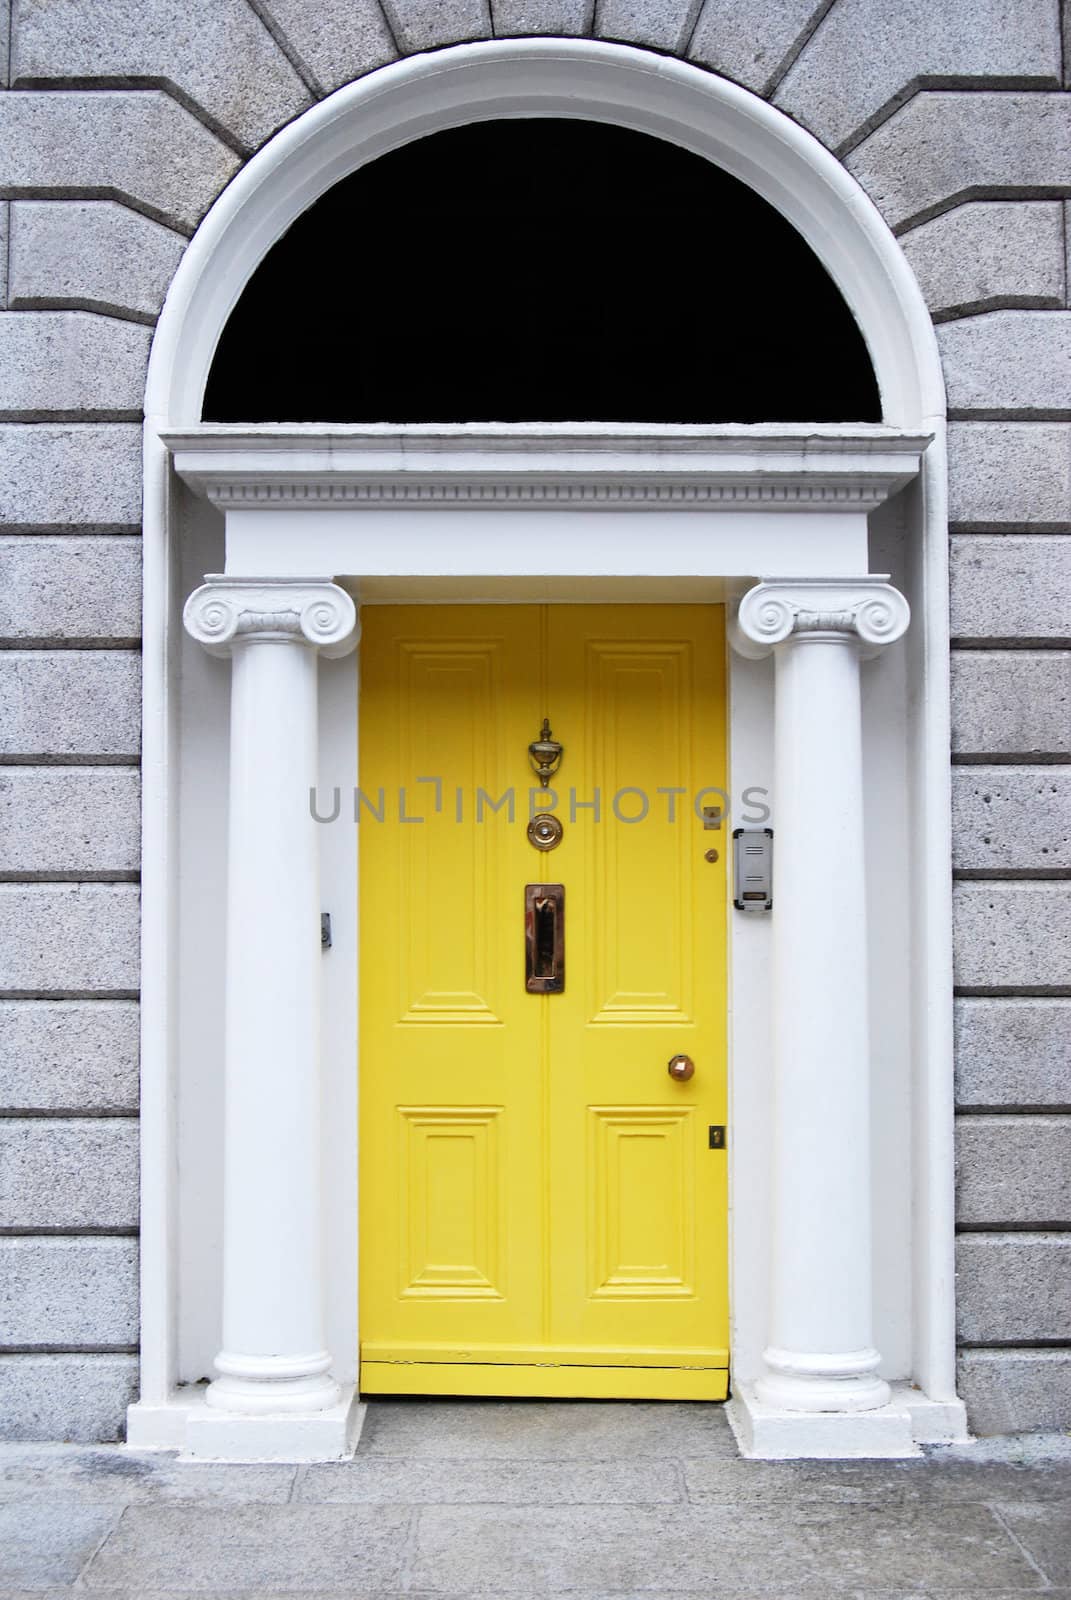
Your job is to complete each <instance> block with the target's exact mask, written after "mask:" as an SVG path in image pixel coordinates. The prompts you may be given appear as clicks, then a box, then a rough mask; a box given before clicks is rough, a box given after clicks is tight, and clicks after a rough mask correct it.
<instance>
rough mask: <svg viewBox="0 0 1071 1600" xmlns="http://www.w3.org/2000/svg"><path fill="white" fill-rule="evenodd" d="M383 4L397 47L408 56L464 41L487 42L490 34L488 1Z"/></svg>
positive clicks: (394, 0)
mask: <svg viewBox="0 0 1071 1600" xmlns="http://www.w3.org/2000/svg"><path fill="white" fill-rule="evenodd" d="M382 4H383V10H384V12H385V13H386V16H387V20H388V22H389V23H390V25H391V29H392V30H393V33H394V37H395V38H396V39H397V41H398V46H399V48H400V49H401V50H403V51H404V52H405V53H406V54H407V55H408V54H409V53H410V52H411V51H413V50H434V49H436V48H437V47H438V46H439V45H444V44H459V43H460V42H461V41H462V40H463V39H489V38H490V37H491V34H492V26H491V8H490V4H489V0H382Z"/></svg>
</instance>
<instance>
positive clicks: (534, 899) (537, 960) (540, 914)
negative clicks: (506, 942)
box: [524, 883, 565, 994]
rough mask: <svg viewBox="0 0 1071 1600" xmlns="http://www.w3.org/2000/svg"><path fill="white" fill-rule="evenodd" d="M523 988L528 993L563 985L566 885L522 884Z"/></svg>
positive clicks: (558, 991)
mask: <svg viewBox="0 0 1071 1600" xmlns="http://www.w3.org/2000/svg"><path fill="white" fill-rule="evenodd" d="M524 975H525V976H524V987H525V988H526V989H527V991H528V993H529V994H561V993H562V991H563V989H564V988H565V885H564V884H563V883H526V884H525V886H524Z"/></svg>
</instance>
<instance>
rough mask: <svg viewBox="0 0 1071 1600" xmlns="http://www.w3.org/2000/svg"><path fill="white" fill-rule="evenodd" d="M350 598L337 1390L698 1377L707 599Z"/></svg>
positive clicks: (613, 1389) (714, 1026)
mask: <svg viewBox="0 0 1071 1600" xmlns="http://www.w3.org/2000/svg"><path fill="white" fill-rule="evenodd" d="M363 620H364V634H363V642H362V648H361V711H360V725H361V751H360V757H361V786H362V796H363V799H362V807H361V816H362V822H361V837H360V845H361V850H360V859H361V869H360V870H361V950H362V957H361V1039H360V1051H361V1262H362V1269H361V1330H362V1380H361V1381H362V1386H363V1387H364V1388H365V1389H366V1390H367V1391H368V1392H370V1393H390V1392H394V1393H436V1394H445V1393H458V1394H461V1393H465V1394H495V1393H500V1394H533V1395H537V1394H538V1395H580V1394H585V1395H598V1396H604V1397H612V1396H613V1395H615V1394H616V1395H620V1396H621V1397H627V1396H631V1397H642V1396H647V1397H649V1398H687V1397H694V1398H723V1397H724V1386H725V1369H726V1366H727V1345H728V1306H727V1262H726V1253H727V1238H726V1215H727V1214H726V1205H727V1194H726V1158H725V1154H724V1151H723V1150H712V1149H711V1148H710V1145H709V1138H708V1132H709V1127H710V1125H711V1124H712V1123H724V1122H725V1120H726V1101H725V1095H726V1081H725V1033H726V1017H725V975H724V925H725V895H726V878H725V870H724V857H725V854H726V851H725V838H724V836H723V834H722V833H720V832H710V831H705V830H704V829H703V827H702V824H701V821H700V819H699V815H698V811H699V808H700V807H701V805H702V804H703V802H704V801H707V802H708V803H709V802H711V801H713V802H715V803H716V802H717V800H718V798H719V797H718V796H717V795H716V794H707V795H704V794H703V793H702V791H703V790H704V789H715V788H722V789H724V787H725V777H724V769H725V755H724V752H725V731H724V701H725V692H724V678H723V672H724V664H723V663H724V638H723V633H722V612H721V608H719V607H712V606H694V607H687V606H544V607H539V606H468V607H465V606H460V607H452V606H451V607H447V606H414V607H393V606H384V607H378V608H375V607H366V608H365V609H364V612H363ZM545 715H546V716H549V718H550V721H551V724H552V727H553V731H554V734H555V736H556V737H557V738H559V739H560V740H561V741H562V743H563V744H564V746H565V754H564V757H563V761H562V764H561V769H560V771H559V773H558V774H557V775H556V777H555V778H554V779H553V780H552V782H553V783H554V785H555V787H556V789H557V793H556V795H550V794H548V795H546V796H545V797H544V799H543V800H542V801H540V802H537V804H539V805H540V807H541V808H542V809H548V810H554V812H555V814H556V815H557V816H558V817H559V818H560V819H561V821H562V822H563V824H564V837H563V839H562V842H561V844H560V845H559V846H558V848H557V849H555V850H553V851H552V852H548V853H541V852H537V851H536V850H535V849H534V848H533V847H532V846H531V845H530V844H529V843H528V841H527V838H526V836H525V825H526V822H527V820H528V815H529V800H530V796H529V789H530V788H531V787H533V786H534V785H535V783H536V780H535V779H534V778H533V776H532V774H531V771H530V769H529V764H528V756H527V747H528V744H529V742H530V741H531V740H532V739H533V738H534V737H536V734H537V732H538V729H539V726H540V723H541V721H542V718H543V717H544V716H545ZM511 795H512V802H511V800H510V796H511ZM418 819H419V820H418ZM712 848H713V849H716V850H717V851H718V859H716V860H715V861H708V860H706V859H705V856H706V853H707V852H709V851H710V850H711V849H712ZM533 882H534V883H562V884H564V886H565V890H566V895H565V905H566V925H565V927H566V939H565V950H566V956H565V960H566V982H565V990H564V993H561V994H554V993H549V994H529V993H527V992H526V990H525V969H524V942H523V933H524V922H523V919H524V888H525V885H526V884H528V883H533ZM679 1052H686V1053H687V1054H688V1055H690V1056H692V1057H693V1058H694V1060H695V1063H696V1071H695V1076H694V1077H693V1078H692V1079H691V1080H690V1081H689V1082H684V1083H680V1082H675V1081H673V1080H672V1079H671V1078H670V1077H669V1075H668V1073H667V1071H666V1066H667V1062H668V1060H669V1058H670V1057H671V1056H673V1055H675V1054H677V1053H679ZM615 1375H616V1376H615Z"/></svg>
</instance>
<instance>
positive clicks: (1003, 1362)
mask: <svg viewBox="0 0 1071 1600" xmlns="http://www.w3.org/2000/svg"><path fill="white" fill-rule="evenodd" d="M956 1367H957V1373H956V1387H957V1389H958V1390H959V1393H960V1396H961V1398H962V1399H963V1400H964V1401H965V1402H966V1406H967V1418H968V1421H969V1423H970V1427H971V1431H972V1433H979V1434H994V1433H1019V1432H1024V1431H1028V1430H1031V1429H1037V1430H1040V1429H1045V1430H1049V1429H1052V1430H1055V1429H1057V1428H1060V1429H1068V1428H1071V1350H961V1351H960V1354H959V1360H958V1362H957V1364H956Z"/></svg>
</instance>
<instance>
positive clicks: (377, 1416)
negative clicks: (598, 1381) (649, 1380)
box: [359, 1400, 737, 1461]
mask: <svg viewBox="0 0 1071 1600" xmlns="http://www.w3.org/2000/svg"><path fill="white" fill-rule="evenodd" d="M359 1449H360V1453H361V1455H362V1456H363V1455H372V1456H402V1457H405V1458H406V1459H410V1460H426V1459H428V1458H433V1459H439V1460H443V1459H445V1460H466V1461H469V1460H473V1459H475V1460H477V1461H529V1460H536V1461H545V1460H550V1461H572V1460H577V1459H582V1460H596V1461H607V1460H613V1459H614V1458H615V1457H624V1458H626V1459H629V1460H638V1459H641V1458H645V1457H650V1456H673V1457H675V1456H678V1455H703V1454H714V1455H718V1454H720V1455H724V1456H727V1457H730V1458H733V1457H735V1456H736V1453H737V1452H736V1444H735V1442H734V1440H733V1436H732V1433H731V1432H730V1430H729V1424H728V1422H727V1421H726V1418H725V1413H724V1411H723V1410H722V1408H721V1407H720V1406H711V1405H706V1404H702V1403H695V1404H692V1403H688V1402H672V1403H670V1402H659V1401H642V1400H640V1401H625V1402H622V1403H621V1404H620V1405H613V1406H607V1405H599V1404H593V1403H590V1402H587V1401H576V1402H574V1403H572V1404H570V1405H568V1406H562V1405H557V1404H555V1403H554V1402H553V1401H534V1400H520V1401H517V1400H489V1401H475V1402H474V1401H465V1400H425V1401H422V1402H421V1404H420V1405H419V1406H414V1405H410V1404H408V1403H407V1402H405V1401H390V1400H379V1401H377V1402H376V1404H375V1405H374V1406H373V1407H372V1409H371V1410H370V1411H369V1413H368V1417H367V1419H366V1421H365V1426H364V1431H363V1432H362V1434H361V1442H360V1446H359Z"/></svg>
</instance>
